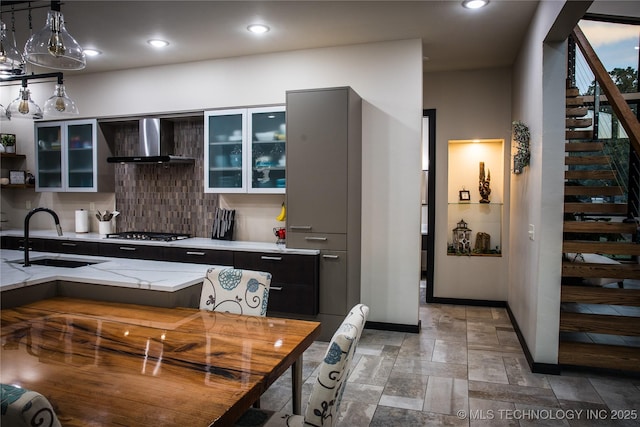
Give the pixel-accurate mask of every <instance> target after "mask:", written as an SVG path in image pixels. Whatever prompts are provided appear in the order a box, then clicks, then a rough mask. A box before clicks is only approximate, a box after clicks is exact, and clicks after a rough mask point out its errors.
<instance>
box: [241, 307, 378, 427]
mask: <svg viewBox="0 0 640 427" xmlns="http://www.w3.org/2000/svg"><path fill="white" fill-rule="evenodd" d="M368 315H369V307H367V306H366V305H364V304H358V305H356V306H355V307H353V308H352V309H351V311H350V312H349V314H348V315H347V317H346V318H345V319H344V321H343V322H342V324H341V325H340V327H339V328H338V330H337V331H336V332H335V334H334V335H333V338H331V341H330V342H329V348H328V349H327V352H326V353H325V356H324V360H323V361H322V363H321V364H320V370H319V372H318V377H317V378H316V383H315V384H314V385H313V389H312V390H311V395H310V396H309V401H308V402H307V407H306V410H305V413H304V417H303V416H301V415H290V414H285V413H282V412H273V411H266V410H263V409H255V408H252V409H250V410H249V411H247V412H246V413H245V414H244V415H243V416H242V417H241V418H240V419H239V420H238V422H237V423H236V427H258V426H262V427H275V426H302V425H309V426H332V425H334V424H335V423H336V422H337V421H338V415H339V410H340V402H341V401H342V395H343V393H344V389H345V387H346V385H347V378H348V377H349V374H350V373H351V369H352V364H351V362H352V360H353V356H354V354H355V351H356V346H357V345H358V342H359V341H360V335H361V334H362V330H363V329H364V324H365V322H366V321H367V317H368Z"/></svg>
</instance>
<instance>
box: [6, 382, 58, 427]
mask: <svg viewBox="0 0 640 427" xmlns="http://www.w3.org/2000/svg"><path fill="white" fill-rule="evenodd" d="M0 395H1V400H2V405H1V410H0V425H3V426H4V425H6V426H11V427H22V426H24V427H30V426H42V427H61V425H60V421H59V420H58V417H57V416H56V413H55V412H54V410H53V407H52V406H51V402H49V400H48V399H47V398H46V397H44V396H43V395H42V394H40V393H38V392H36V391H33V390H27V389H24V388H21V387H16V386H13V385H9V384H2V385H0Z"/></svg>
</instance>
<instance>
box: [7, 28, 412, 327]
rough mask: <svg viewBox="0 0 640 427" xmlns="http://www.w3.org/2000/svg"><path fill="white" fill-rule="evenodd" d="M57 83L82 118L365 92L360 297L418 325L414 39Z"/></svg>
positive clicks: (378, 310)
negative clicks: (320, 92) (314, 91)
mask: <svg viewBox="0 0 640 427" xmlns="http://www.w3.org/2000/svg"><path fill="white" fill-rule="evenodd" d="M65 84H66V86H67V92H68V93H69V95H70V96H72V97H73V98H74V99H75V101H76V103H77V104H78V106H79V108H80V110H81V114H82V116H86V117H93V116H98V117H104V116H127V115H136V114H147V113H156V112H166V111H193V110H203V109H214V108H227V107H236V106H254V105H266V104H284V102H285V91H286V90H292V89H305V88H317V87H333V86H351V87H353V89H354V90H355V91H356V92H357V93H358V94H359V95H360V96H362V98H363V113H362V114H363V144H362V145H363V153H362V161H363V171H362V183H363V192H362V204H363V209H362V211H363V214H362V236H363V237H362V301H363V302H364V303H366V304H368V305H369V306H370V308H371V312H370V315H369V318H370V320H371V321H377V322H390V323H399V324H410V325H416V324H417V322H418V304H419V295H418V290H419V287H418V283H419V280H420V170H421V166H420V152H421V151H420V150H421V126H422V125H421V123H422V43H421V41H420V40H418V39H415V40H404V41H395V42H384V43H371V44H362V45H354V46H345V47H337V48H326V49H313V50H301V51H293V52H284V53H277V54H269V55H256V56H249V57H239V58H231V59H225V60H215V61H202V62H196V63H190V64H181V65H176V66H171V65H169V66H161V67H152V68H145V69H133V70H124V71H118V72H109V73H99V74H78V75H73V76H71V75H69V76H68V77H67V76H65ZM47 91H48V89H47ZM46 96H48V95H46V94H43V95H42V97H37V98H38V99H40V98H42V100H44V99H45V98H46ZM321 119H322V118H319V120H321ZM31 138H33V136H31ZM31 144H32V142H31ZM25 154H27V155H30V156H33V148H32V147H31V152H29V151H28V150H27V152H26V153H25ZM309 161H313V160H312V159H310V160H309ZM3 197H4V195H3ZM247 197H249V196H247ZM256 197H259V196H256ZM255 200H258V199H255ZM230 201H231V198H228V199H227V203H229V202H230ZM55 202H56V201H52V203H53V204H54V206H53V207H54V208H57V207H58V206H55ZM257 203H258V204H260V202H259V201H258V202H257ZM268 203H272V202H271V201H269V202H268ZM249 204H250V203H249ZM276 206H277V207H278V208H279V203H277V205H276ZM256 209H257V210H262V209H263V207H257V208H256ZM278 210H279V209H278ZM267 211H269V210H268V209H267ZM276 214H277V211H276ZM268 215H272V212H271V211H269V213H268ZM34 218H35V217H34ZM256 222H257V223H259V224H261V226H262V225H263V224H264V223H263V222H261V221H256ZM268 231H269V232H270V231H271V230H270V228H269V230H268ZM400 307H401V308H402V309H401V310H400V309H399V308H400Z"/></svg>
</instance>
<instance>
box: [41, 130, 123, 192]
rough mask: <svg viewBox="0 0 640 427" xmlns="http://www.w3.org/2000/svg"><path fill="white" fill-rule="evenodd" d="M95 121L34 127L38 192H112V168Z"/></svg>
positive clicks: (104, 143)
mask: <svg viewBox="0 0 640 427" xmlns="http://www.w3.org/2000/svg"><path fill="white" fill-rule="evenodd" d="M101 136H102V133H101V132H100V129H99V126H98V123H97V121H96V120H95V119H90V120H72V121H57V122H38V123H36V124H35V145H36V146H35V152H36V159H35V160H36V191H42V192H44V191H57V192H98V191H113V190H114V186H115V182H114V174H113V170H114V168H113V165H109V164H107V162H106V157H107V156H108V155H109V154H110V153H109V148H108V146H107V143H106V142H105V141H104V138H102V137H101Z"/></svg>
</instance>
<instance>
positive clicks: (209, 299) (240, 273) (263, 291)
mask: <svg viewBox="0 0 640 427" xmlns="http://www.w3.org/2000/svg"><path fill="white" fill-rule="evenodd" d="M270 285H271V274H270V273H265V272H262V271H251V270H241V269H235V268H230V267H212V268H210V269H209V270H208V271H207V275H206V276H205V278H204V282H203V283H202V293H201V294H200V309H201V310H211V311H224V312H228V313H236V314H248V315H252V316H265V315H266V314H267V304H268V302H269V286H270Z"/></svg>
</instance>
